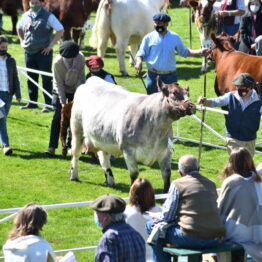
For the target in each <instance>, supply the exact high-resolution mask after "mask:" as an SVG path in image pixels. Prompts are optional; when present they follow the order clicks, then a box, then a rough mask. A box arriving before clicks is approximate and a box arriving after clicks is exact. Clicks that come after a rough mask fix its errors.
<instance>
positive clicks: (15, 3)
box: [0, 0, 23, 35]
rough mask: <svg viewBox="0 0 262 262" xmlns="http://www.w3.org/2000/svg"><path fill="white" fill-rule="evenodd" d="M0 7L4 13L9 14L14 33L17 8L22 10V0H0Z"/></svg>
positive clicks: (14, 32)
mask: <svg viewBox="0 0 262 262" xmlns="http://www.w3.org/2000/svg"><path fill="white" fill-rule="evenodd" d="M0 8H1V9H2V10H3V12H4V14H6V15H9V16H11V19H12V34H13V35H16V24H17V20H18V10H21V11H22V10H23V7H22V0H0Z"/></svg>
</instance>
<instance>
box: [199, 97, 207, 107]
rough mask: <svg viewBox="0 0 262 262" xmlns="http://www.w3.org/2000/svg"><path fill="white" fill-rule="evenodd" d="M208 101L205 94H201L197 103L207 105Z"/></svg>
mask: <svg viewBox="0 0 262 262" xmlns="http://www.w3.org/2000/svg"><path fill="white" fill-rule="evenodd" d="M206 102H207V99H206V98H205V97H203V96H200V97H199V98H198V99H197V103H198V104H202V105H205V104H206Z"/></svg>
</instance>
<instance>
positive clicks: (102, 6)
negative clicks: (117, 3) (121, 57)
mask: <svg viewBox="0 0 262 262" xmlns="http://www.w3.org/2000/svg"><path fill="white" fill-rule="evenodd" d="M111 6H112V2H111V0H102V1H100V3H99V6H98V9H97V13H96V20H95V24H94V26H93V28H92V35H91V37H90V39H89V45H90V46H91V47H93V48H97V47H98V37H102V36H108V37H109V35H110V16H111Z"/></svg>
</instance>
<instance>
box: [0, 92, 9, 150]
mask: <svg viewBox="0 0 262 262" xmlns="http://www.w3.org/2000/svg"><path fill="white" fill-rule="evenodd" d="M0 99H1V100H3V101H4V102H5V105H4V106H3V107H0V111H1V113H2V114H3V115H4V117H2V118H0V143H1V145H2V146H3V147H5V146H9V138H8V134H7V127H6V121H7V115H8V113H9V109H10V106H11V103H12V96H10V94H9V93H8V92H3V91H0Z"/></svg>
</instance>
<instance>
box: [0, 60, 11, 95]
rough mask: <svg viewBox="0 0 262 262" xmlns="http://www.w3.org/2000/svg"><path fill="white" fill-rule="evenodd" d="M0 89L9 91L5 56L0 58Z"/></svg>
mask: <svg viewBox="0 0 262 262" xmlns="http://www.w3.org/2000/svg"><path fill="white" fill-rule="evenodd" d="M0 91H5V92H8V91H9V81H8V74H7V67H6V56H4V57H1V58H0Z"/></svg>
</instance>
